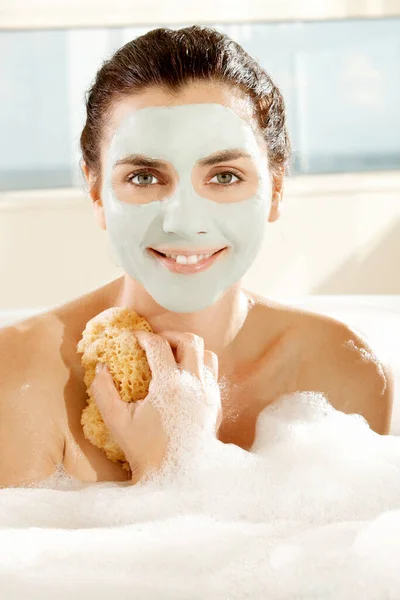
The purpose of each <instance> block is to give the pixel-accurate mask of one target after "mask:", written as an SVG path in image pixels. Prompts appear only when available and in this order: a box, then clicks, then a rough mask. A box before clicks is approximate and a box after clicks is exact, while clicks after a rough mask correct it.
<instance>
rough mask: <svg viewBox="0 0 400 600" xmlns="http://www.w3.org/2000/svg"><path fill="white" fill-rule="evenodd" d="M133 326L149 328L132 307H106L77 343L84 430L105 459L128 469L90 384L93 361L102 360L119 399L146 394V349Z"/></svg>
mask: <svg viewBox="0 0 400 600" xmlns="http://www.w3.org/2000/svg"><path fill="white" fill-rule="evenodd" d="M135 329H142V330H145V331H150V332H152V328H151V327H150V325H149V323H148V322H147V321H146V320H145V319H144V318H143V317H140V316H139V315H138V314H137V313H136V312H135V311H133V310H131V309H127V308H119V307H112V308H108V309H107V310H105V311H103V312H101V313H100V314H98V315H96V316H95V317H93V319H91V320H90V321H88V322H87V324H86V327H85V329H84V331H83V333H82V338H81V340H80V341H79V342H78V345H77V351H78V353H80V354H82V357H81V362H82V366H83V368H84V371H85V375H84V382H85V385H86V389H87V394H88V406H86V407H85V408H84V409H83V411H82V416H81V424H82V427H83V433H84V435H85V437H86V438H87V439H88V440H89V441H90V442H91V443H92V444H93V445H94V446H97V448H101V449H102V450H104V452H105V454H106V456H107V458H108V459H110V460H111V461H113V462H121V463H122V468H123V469H124V470H126V471H129V470H130V466H129V463H128V462H127V461H126V459H125V455H124V453H123V451H122V449H121V448H120V447H119V446H118V444H117V443H116V442H115V441H114V440H113V438H112V436H111V434H110V431H109V429H108V428H107V426H106V424H105V423H104V421H103V418H102V416H101V413H100V411H99V409H98V407H97V404H96V402H95V400H94V398H93V397H92V395H91V393H90V389H89V388H90V385H91V383H92V381H93V379H94V377H95V374H96V364H97V363H98V362H102V363H105V364H106V365H107V366H108V369H109V371H110V373H111V375H112V378H113V380H114V384H115V387H116V388H117V390H118V392H119V395H120V398H121V400H123V401H124V402H135V401H136V400H143V399H144V398H145V397H146V396H147V394H148V390H149V385H150V381H151V370H150V367H149V363H148V362H147V358H146V353H145V351H144V350H143V349H142V348H141V346H140V345H139V343H138V341H137V339H136V338H135V336H134V335H133V333H132V331H134V330H135Z"/></svg>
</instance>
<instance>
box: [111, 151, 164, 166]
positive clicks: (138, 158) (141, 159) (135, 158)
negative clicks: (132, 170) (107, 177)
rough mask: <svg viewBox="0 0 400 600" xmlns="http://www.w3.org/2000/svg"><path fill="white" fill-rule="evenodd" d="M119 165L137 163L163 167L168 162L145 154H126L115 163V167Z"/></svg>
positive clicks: (137, 164)
mask: <svg viewBox="0 0 400 600" xmlns="http://www.w3.org/2000/svg"><path fill="white" fill-rule="evenodd" d="M119 165H132V166H134V165H136V166H138V167H152V168H153V169H161V168H162V167H165V166H166V165H167V162H166V161H164V160H158V159H156V158H150V157H149V156H145V155H144V154H129V156H124V158H120V159H119V160H117V161H116V162H115V163H114V167H118V166H119Z"/></svg>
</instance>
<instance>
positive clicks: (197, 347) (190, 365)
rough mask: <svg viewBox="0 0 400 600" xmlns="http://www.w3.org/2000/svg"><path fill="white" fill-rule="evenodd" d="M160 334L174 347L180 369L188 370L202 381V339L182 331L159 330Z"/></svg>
mask: <svg viewBox="0 0 400 600" xmlns="http://www.w3.org/2000/svg"><path fill="white" fill-rule="evenodd" d="M159 335H160V336H162V337H163V338H165V340H166V341H167V342H168V343H169V344H170V346H171V348H174V350H175V354H176V362H177V364H178V365H179V366H180V368H181V369H184V370H185V371H189V372H190V373H192V374H193V375H195V376H196V377H197V378H198V379H200V381H203V365H204V340H203V338H202V337H200V336H198V335H195V334H194V333H189V332H182V331H170V330H167V331H160V333H159Z"/></svg>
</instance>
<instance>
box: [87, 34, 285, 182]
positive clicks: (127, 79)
mask: <svg viewBox="0 0 400 600" xmlns="http://www.w3.org/2000/svg"><path fill="white" fill-rule="evenodd" d="M201 80H204V81H210V80H213V81H216V82H223V83H225V84H227V85H230V86H233V87H235V88H239V89H240V90H241V91H242V92H243V93H244V94H245V95H247V96H248V97H250V98H251V100H252V104H253V107H254V116H255V118H256V122H257V123H258V125H259V127H260V130H261V135H262V138H263V139H264V140H265V142H266V145H267V149H268V157H269V166H270V169H271V171H272V173H273V174H274V173H276V172H277V171H278V170H280V169H281V168H282V167H283V168H287V167H288V166H289V165H288V161H289V157H290V140H289V136H288V132H287V129H286V113H285V104H284V101H283V98H282V94H281V92H280V90H279V89H278V87H277V86H276V85H275V84H274V83H273V81H272V80H271V78H270V76H269V75H268V74H267V73H266V72H265V71H264V69H262V68H261V66H260V65H259V64H258V63H257V61H255V60H254V59H253V58H251V57H250V56H249V55H248V54H247V52H245V51H244V50H243V48H242V47H241V46H240V45H239V44H238V43H236V42H234V41H233V40H232V39H231V38H230V37H228V36H227V35H226V34H224V33H221V32H219V31H217V30H216V29H212V28H210V27H205V26H200V25H193V26H191V27H186V28H183V29H178V30H173V29H168V28H163V27H161V28H158V29H153V30H152V31H149V32H148V33H146V34H145V35H141V36H140V37H137V38H136V39H134V40H132V41H130V42H128V43H127V44H125V46H123V47H122V48H120V49H119V50H117V52H116V53H115V54H114V55H113V56H112V57H111V58H110V59H109V60H107V61H104V62H103V65H102V67H101V68H100V69H99V71H98V72H97V75H96V78H95V81H94V83H93V85H92V86H91V88H90V89H89V90H88V92H87V93H86V112H87V117H86V123H85V126H84V128H83V131H82V134H81V138H80V145H81V150H82V155H83V159H84V161H85V163H86V165H87V167H88V169H89V171H91V172H92V173H93V174H94V175H95V178H96V180H97V181H98V180H99V179H100V140H101V135H102V132H103V128H104V125H105V123H106V121H107V119H108V118H109V116H110V114H111V109H112V104H113V102H114V101H115V100H118V99H121V98H123V97H125V96H128V95H130V94H134V93H136V92H140V91H143V90H144V89H145V88H149V87H151V86H162V87H164V88H165V89H166V90H167V91H169V92H171V93H177V92H179V90H180V89H181V88H182V87H183V86H184V85H186V84H187V83H190V82H191V81H201Z"/></svg>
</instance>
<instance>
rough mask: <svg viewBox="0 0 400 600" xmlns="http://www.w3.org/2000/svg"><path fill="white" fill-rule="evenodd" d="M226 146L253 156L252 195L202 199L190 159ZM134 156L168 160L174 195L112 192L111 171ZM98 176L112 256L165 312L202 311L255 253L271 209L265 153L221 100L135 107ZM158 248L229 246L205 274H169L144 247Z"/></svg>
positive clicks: (113, 143)
mask: <svg viewBox="0 0 400 600" xmlns="http://www.w3.org/2000/svg"><path fill="white" fill-rule="evenodd" d="M227 149H243V150H244V151H245V152H248V153H250V154H251V155H252V156H253V158H254V160H255V161H256V163H257V169H258V174H259V180H258V187H257V190H256V192H255V193H254V195H252V196H250V197H249V198H245V199H244V200H241V201H237V202H229V197H228V199H226V198H227V196H225V194H229V192H228V191H224V200H223V201H220V202H219V201H214V200H210V199H209V198H204V197H202V196H200V195H199V194H197V193H196V191H195V189H194V188H193V184H192V181H191V176H192V175H191V174H192V169H193V167H194V165H195V162H196V161H197V160H199V159H200V158H204V157H206V156H209V155H210V154H214V153H215V152H218V151H221V150H227ZM132 154H144V155H146V156H148V157H150V158H156V159H160V160H164V161H168V162H169V163H170V164H171V165H172V166H173V167H174V169H175V171H176V172H177V174H178V177H179V182H178V183H177V185H176V187H175V189H174V192H173V194H172V195H171V196H169V197H166V198H163V199H162V200H161V201H158V200H157V201H151V202H148V203H146V204H133V203H131V202H125V201H121V200H120V199H119V198H118V197H117V195H116V194H115V191H114V189H113V186H112V169H113V167H114V165H115V163H116V162H117V161H118V160H119V159H122V158H124V157H126V156H128V155H132ZM223 170H228V169H225V168H224V169H221V171H223ZM143 171H146V168H145V167H143ZM103 181H104V184H103V189H102V198H103V204H104V210H105V216H106V223H107V230H108V232H109V236H110V245H111V249H112V252H113V255H114V258H115V259H116V262H117V263H118V264H119V266H120V267H121V268H122V269H123V270H124V271H125V272H126V273H127V274H128V275H130V276H131V277H133V278H134V279H136V280H137V281H139V282H140V283H141V284H142V285H143V286H144V287H145V288H146V290H147V291H148V292H149V294H150V295H151V296H152V297H153V298H154V300H155V301H156V302H158V304H160V305H161V306H163V307H164V308H166V309H167V310H170V311H172V312H179V313H189V312H195V311H199V310H203V309H205V308H207V307H208V306H210V305H211V304H213V303H214V302H216V301H217V300H218V299H219V298H220V296H221V294H223V293H224V292H225V291H226V290H227V289H228V288H229V287H231V286H232V285H234V284H235V283H236V282H237V281H238V280H239V279H240V278H241V277H242V276H243V275H244V273H245V272H246V271H247V270H248V269H249V267H250V266H251V264H252V263H253V261H254V259H255V257H256V255H257V254H258V251H259V249H260V247H261V243H262V239H263V236H264V229H265V221H266V219H267V217H268V213H269V209H270V195H271V182H270V178H269V173H268V169H267V164H266V158H265V157H264V156H263V155H262V154H261V151H260V149H259V147H258V145H257V141H256V139H255V136H254V133H253V131H252V129H251V127H250V125H249V124H248V123H247V122H246V121H244V120H243V119H241V118H240V117H239V116H238V115H236V113H234V112H233V111H232V110H230V109H229V108H227V107H225V106H223V105H221V104H185V105H179V106H171V107H165V106H162V107H159V106H157V107H146V108H143V109H139V110H135V111H133V112H132V113H130V114H129V115H128V116H127V117H125V119H124V120H123V121H122V123H121V125H120V127H119V128H118V130H117V131H116V133H115V135H114V137H113V139H112V142H111V145H110V148H109V152H108V156H107V159H106V165H105V174H104V179H103ZM150 185H153V184H150ZM219 185H221V186H222V185H224V184H219ZM162 245H167V246H170V247H173V248H175V247H177V248H180V249H186V250H193V254H199V252H198V250H199V249H201V248H208V247H211V248H216V249H217V248H222V247H223V246H228V247H229V250H228V251H225V252H224V255H221V257H219V258H218V259H217V260H215V262H214V263H213V264H212V265H210V266H209V267H208V268H207V269H205V270H204V271H201V272H198V273H190V274H181V273H173V272H170V271H169V270H168V269H167V268H166V267H165V266H163V265H162V263H161V262H160V261H159V260H158V259H157V258H155V257H154V256H153V255H152V254H151V253H149V251H148V250H147V248H149V247H150V248H151V247H153V248H154V247H155V248H157V247H159V246H162Z"/></svg>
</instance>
